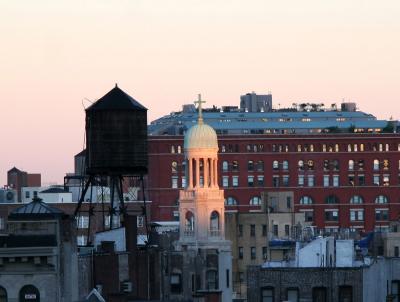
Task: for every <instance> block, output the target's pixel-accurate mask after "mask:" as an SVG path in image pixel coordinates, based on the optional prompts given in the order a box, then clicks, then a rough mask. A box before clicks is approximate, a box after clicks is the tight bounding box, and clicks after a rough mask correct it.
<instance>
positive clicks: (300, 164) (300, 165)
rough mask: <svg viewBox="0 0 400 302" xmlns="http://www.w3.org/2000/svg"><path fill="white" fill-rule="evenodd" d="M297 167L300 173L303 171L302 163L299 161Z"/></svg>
mask: <svg viewBox="0 0 400 302" xmlns="http://www.w3.org/2000/svg"><path fill="white" fill-rule="evenodd" d="M297 166H298V167H299V170H300V171H302V170H304V161H302V160H299V161H298V163H297Z"/></svg>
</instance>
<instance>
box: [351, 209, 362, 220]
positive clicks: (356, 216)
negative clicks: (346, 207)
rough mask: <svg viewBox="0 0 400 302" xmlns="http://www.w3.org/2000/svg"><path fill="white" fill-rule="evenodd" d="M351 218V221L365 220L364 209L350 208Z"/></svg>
mask: <svg viewBox="0 0 400 302" xmlns="http://www.w3.org/2000/svg"><path fill="white" fill-rule="evenodd" d="M350 220H351V221H363V220H364V211H363V210H350Z"/></svg>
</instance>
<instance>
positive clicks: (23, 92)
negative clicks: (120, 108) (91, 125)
mask: <svg viewBox="0 0 400 302" xmlns="http://www.w3.org/2000/svg"><path fill="white" fill-rule="evenodd" d="M399 16H400V1H398V0H380V1H367V0H351V1H349V0H335V1H328V0H302V1H299V0H279V1H278V0H276V1H271V0H240V1H239V0H125V1H123V0H112V1H111V0H93V1H85V0H58V1H54V0H48V1H45V0H35V1H31V0H25V1H21V0H0V41H1V42H0V137H1V142H0V185H3V184H5V183H6V172H7V170H9V169H10V168H12V167H13V166H16V167H18V168H20V169H22V170H25V171H27V172H30V173H41V174H42V182H44V183H50V182H57V183H62V179H63V176H64V175H65V173H66V172H71V171H73V156H74V155H75V154H76V153H78V152H79V151H81V150H82V148H83V138H84V107H85V106H88V105H89V104H90V102H91V101H92V102H93V101H95V100H96V99H98V98H100V97H101V96H103V95H104V94H105V93H107V92H108V91H109V90H110V89H112V88H113V87H114V85H115V83H118V86H119V87H120V88H122V89H123V90H124V91H126V92H127V93H128V94H130V95H131V96H132V97H134V98H135V99H137V100H138V101H139V102H140V103H142V104H143V105H144V106H146V107H147V108H148V109H149V111H148V120H149V121H152V120H154V119H156V118H158V117H161V116H163V115H165V114H168V113H170V112H171V111H178V110H180V108H181V106H182V104H184V103H190V102H193V101H195V100H196V98H197V94H198V93H201V94H202V96H203V99H204V100H206V101H207V104H206V106H211V105H218V106H222V105H239V98H240V95H241V94H245V93H247V92H251V91H255V92H257V93H266V92H269V91H270V92H271V93H272V95H273V102H274V105H275V106H278V104H280V106H281V107H283V106H290V105H291V104H292V103H294V102H302V101H309V102H323V103H325V104H331V103H340V102H342V100H346V101H354V102H357V104H358V107H359V108H360V109H361V110H363V111H366V112H369V113H372V114H374V115H376V116H377V117H378V118H389V117H391V116H392V117H393V118H396V119H399V118H400V113H399V111H398V110H397V109H398V108H399V106H398V105H397V102H398V101H399V100H400V89H399V88H400V60H399V56H400V17H399Z"/></svg>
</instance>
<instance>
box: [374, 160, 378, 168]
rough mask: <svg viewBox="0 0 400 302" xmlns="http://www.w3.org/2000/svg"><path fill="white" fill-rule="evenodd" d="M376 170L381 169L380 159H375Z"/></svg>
mask: <svg viewBox="0 0 400 302" xmlns="http://www.w3.org/2000/svg"><path fill="white" fill-rule="evenodd" d="M374 170H375V171H379V160H378V159H374Z"/></svg>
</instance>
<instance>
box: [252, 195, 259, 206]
mask: <svg viewBox="0 0 400 302" xmlns="http://www.w3.org/2000/svg"><path fill="white" fill-rule="evenodd" d="M260 204H261V198H260V197H259V196H254V197H252V198H250V205H253V206H258V205H260Z"/></svg>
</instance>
